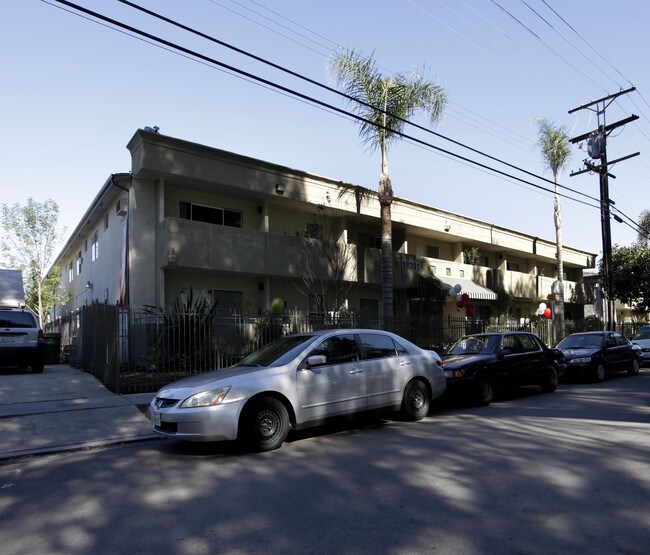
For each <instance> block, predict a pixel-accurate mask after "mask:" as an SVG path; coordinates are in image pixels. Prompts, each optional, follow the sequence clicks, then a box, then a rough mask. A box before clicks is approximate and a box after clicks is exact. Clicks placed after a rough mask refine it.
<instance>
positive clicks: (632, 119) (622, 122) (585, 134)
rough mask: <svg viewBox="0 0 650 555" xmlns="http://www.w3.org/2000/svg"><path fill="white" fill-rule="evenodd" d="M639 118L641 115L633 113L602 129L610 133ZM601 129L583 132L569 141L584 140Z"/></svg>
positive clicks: (572, 142) (573, 142)
mask: <svg viewBox="0 0 650 555" xmlns="http://www.w3.org/2000/svg"><path fill="white" fill-rule="evenodd" d="M637 119H639V116H636V115H634V114H633V115H631V116H630V117H629V118H625V119H622V120H621V121H617V122H616V123H610V124H609V125H606V126H605V128H604V129H602V131H603V132H605V133H609V132H610V131H612V130H613V129H616V128H617V127H620V126H621V125H625V124H627V123H630V122H632V121H635V120H637ZM599 131H601V129H595V130H594V131H589V133H583V134H582V135H579V136H577V137H574V138H573V139H570V140H569V142H570V143H571V144H575V143H579V142H580V141H584V140H585V139H588V138H589V137H591V135H592V134H593V133H598V132H599Z"/></svg>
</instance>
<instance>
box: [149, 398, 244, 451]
mask: <svg viewBox="0 0 650 555" xmlns="http://www.w3.org/2000/svg"><path fill="white" fill-rule="evenodd" d="M157 400H158V399H157V398H154V399H153V400H152V401H151V404H150V405H149V410H148V414H149V419H150V420H151V429H152V430H153V431H154V432H155V433H158V434H161V435H164V436H166V437H173V438H176V439H182V440H185V441H195V442H208V441H228V440H234V439H237V429H238V426H239V415H240V412H241V403H239V402H234V403H222V404H221V405H216V406H211V407H197V408H187V409H181V408H179V407H180V403H181V401H180V400H179V401H178V403H177V404H176V405H174V406H172V407H158V405H157Z"/></svg>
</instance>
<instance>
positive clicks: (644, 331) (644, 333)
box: [634, 328, 650, 339]
mask: <svg viewBox="0 0 650 555" xmlns="http://www.w3.org/2000/svg"><path fill="white" fill-rule="evenodd" d="M634 339H650V328H641V329H639V331H638V332H637V334H636V335H635V336H634Z"/></svg>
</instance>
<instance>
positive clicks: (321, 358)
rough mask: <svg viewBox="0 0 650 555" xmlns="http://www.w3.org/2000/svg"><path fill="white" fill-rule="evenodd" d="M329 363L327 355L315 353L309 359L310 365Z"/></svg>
mask: <svg viewBox="0 0 650 555" xmlns="http://www.w3.org/2000/svg"><path fill="white" fill-rule="evenodd" d="M326 363H327V357H326V356H325V355H313V356H310V357H309V358H308V359H307V364H308V365H309V366H321V365H323V364H326Z"/></svg>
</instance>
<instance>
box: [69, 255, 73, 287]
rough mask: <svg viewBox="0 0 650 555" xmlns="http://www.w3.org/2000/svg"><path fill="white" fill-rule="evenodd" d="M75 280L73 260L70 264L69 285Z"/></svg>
mask: <svg viewBox="0 0 650 555" xmlns="http://www.w3.org/2000/svg"><path fill="white" fill-rule="evenodd" d="M73 279H74V270H73V269H72V260H71V261H70V264H69V265H68V283H72V280H73Z"/></svg>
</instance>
